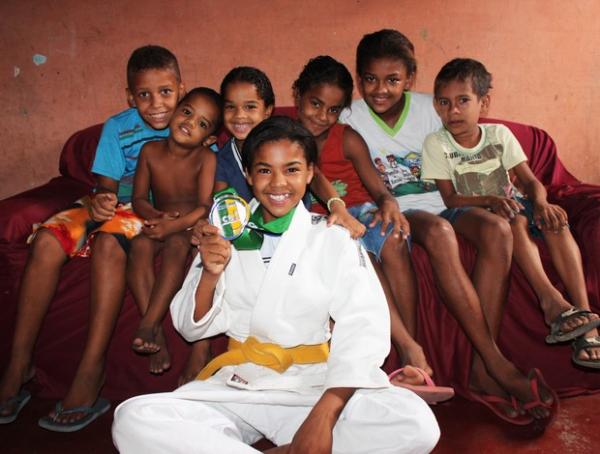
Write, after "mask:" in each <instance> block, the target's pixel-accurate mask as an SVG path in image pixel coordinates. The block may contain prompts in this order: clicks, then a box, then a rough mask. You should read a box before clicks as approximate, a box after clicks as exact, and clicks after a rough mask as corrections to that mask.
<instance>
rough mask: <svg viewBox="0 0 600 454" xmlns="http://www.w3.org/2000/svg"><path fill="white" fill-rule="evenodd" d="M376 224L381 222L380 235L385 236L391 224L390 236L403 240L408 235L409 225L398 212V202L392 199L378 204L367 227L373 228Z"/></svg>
mask: <svg viewBox="0 0 600 454" xmlns="http://www.w3.org/2000/svg"><path fill="white" fill-rule="evenodd" d="M378 222H381V235H385V232H386V231H387V229H388V226H389V225H390V224H392V227H393V230H392V235H394V236H395V237H396V238H402V239H403V240H405V239H406V238H408V236H409V235H410V224H409V223H408V220H407V219H406V217H405V216H404V215H403V214H402V212H401V211H400V207H399V206H398V202H396V199H394V198H392V197H389V198H386V199H385V200H384V201H383V203H381V204H380V206H379V209H378V210H377V211H376V212H375V215H374V216H373V220H372V221H371V223H370V224H369V227H374V226H375V225H377V223H378Z"/></svg>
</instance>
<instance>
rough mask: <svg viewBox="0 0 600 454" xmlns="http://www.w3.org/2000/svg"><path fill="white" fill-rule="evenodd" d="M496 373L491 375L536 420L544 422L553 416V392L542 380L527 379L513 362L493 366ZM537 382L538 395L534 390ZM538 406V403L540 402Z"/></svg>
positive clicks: (531, 377) (533, 377)
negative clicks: (533, 384)
mask: <svg viewBox="0 0 600 454" xmlns="http://www.w3.org/2000/svg"><path fill="white" fill-rule="evenodd" d="M493 367H494V371H493V372H490V375H492V376H493V377H494V379H495V380H496V382H497V383H498V384H499V385H500V386H502V388H503V389H504V390H505V391H506V393H508V394H509V395H510V396H514V397H515V398H516V399H517V400H518V401H519V402H520V404H521V405H523V406H527V407H529V408H527V413H528V414H529V415H531V416H532V417H533V418H534V419H538V420H543V419H548V418H550V416H551V407H552V406H553V405H555V404H557V402H554V399H555V397H554V395H553V391H552V390H551V389H550V388H549V387H548V386H547V385H546V384H544V383H542V381H541V380H535V379H536V377H535V376H533V375H531V374H530V375H531V376H530V377H526V376H525V375H523V374H522V373H521V372H520V371H519V370H518V369H517V368H516V367H515V366H514V365H513V364H512V363H511V362H509V361H508V360H506V361H505V362H502V363H500V362H499V363H496V364H494V365H493ZM534 380H535V381H537V384H538V388H537V393H536V394H534V391H533V390H532V382H533V381H534ZM538 400H539V402H537V404H536V401H538Z"/></svg>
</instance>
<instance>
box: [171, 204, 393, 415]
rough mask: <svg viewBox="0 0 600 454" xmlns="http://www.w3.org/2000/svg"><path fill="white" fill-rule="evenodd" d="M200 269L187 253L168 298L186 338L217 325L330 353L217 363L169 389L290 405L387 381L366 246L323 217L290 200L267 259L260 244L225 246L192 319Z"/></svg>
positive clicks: (381, 315) (385, 325)
mask: <svg viewBox="0 0 600 454" xmlns="http://www.w3.org/2000/svg"><path fill="white" fill-rule="evenodd" d="M201 273H202V267H201V263H200V256H197V257H196V259H195V260H194V262H193V263H192V266H191V268H190V271H189V273H188V275H187V277H186V279H185V282H184V284H183V287H182V288H181V290H180V291H179V293H178V294H177V295H176V296H175V298H174V299H173V302H172V304H171V316H172V319H173V323H174V325H175V327H176V329H177V330H178V331H179V332H180V333H181V334H182V335H183V337H184V338H185V339H187V340H188V341H195V340H199V339H203V338H206V337H210V336H214V335H216V334H220V333H225V334H227V336H229V337H232V338H234V339H236V340H238V341H240V342H243V341H244V340H246V338H247V337H249V336H254V337H256V338H257V339H258V340H259V341H261V342H269V343H275V344H278V345H279V346H281V347H284V348H289V347H295V346H298V345H312V344H320V343H323V342H327V341H329V340H331V343H330V355H329V359H328V361H327V363H320V364H309V365H297V364H293V365H292V366H290V367H289V368H288V369H287V370H286V371H284V372H283V373H278V372H276V371H274V370H271V369H269V368H266V367H263V366H259V365H256V364H252V363H245V364H241V365H238V366H226V367H224V368H222V369H221V370H220V371H219V372H217V373H216V374H215V375H214V376H212V377H211V378H209V379H208V380H206V381H204V382H196V383H195V384H194V386H193V387H189V386H187V387H183V388H180V389H179V390H176V391H175V394H177V395H178V396H180V397H184V398H189V399H197V400H203V401H214V402H240V403H272V404H281V405H292V406H294V405H312V404H314V403H316V401H317V400H318V399H319V397H320V396H321V394H322V393H323V391H324V390H325V389H328V388H337V387H352V388H386V387H389V386H390V384H389V381H388V379H387V376H386V374H385V373H384V372H383V371H382V370H381V369H380V366H381V365H382V364H383V361H384V359H385V357H386V356H387V354H388V353H389V350H390V318H389V310H388V307H387V304H386V300H385V296H384V293H383V290H382V288H381V285H380V283H379V280H378V278H377V276H376V274H375V272H374V270H373V268H372V265H371V263H370V260H369V257H368V256H367V253H366V252H365V251H364V249H363V248H362V247H361V246H360V243H359V242H358V241H354V240H352V239H351V238H350V236H349V234H348V232H347V231H346V230H344V229H342V228H340V227H337V226H332V227H327V225H326V220H325V218H323V217H322V216H318V215H313V214H311V213H309V212H308V211H307V210H306V209H305V208H304V206H303V205H302V204H299V205H298V207H297V208H296V212H295V214H294V217H293V219H292V222H291V224H290V227H289V229H288V230H287V231H286V232H285V233H284V234H283V235H282V237H281V239H280V240H279V244H278V245H277V248H276V250H275V253H274V254H273V256H272V258H271V262H270V265H269V266H268V268H267V266H266V265H265V264H263V261H262V258H261V254H260V251H237V250H235V249H233V250H232V256H231V260H230V262H229V264H228V265H227V267H226V269H225V271H224V272H223V274H222V275H221V277H220V279H219V281H218V284H217V287H216V290H215V294H214V299H213V304H212V308H211V309H210V310H209V312H208V313H207V314H206V315H205V316H204V317H203V318H202V319H201V320H199V321H194V319H193V313H194V307H195V292H196V287H197V285H198V282H199V280H200V276H201ZM330 317H331V319H333V320H334V321H335V326H334V328H333V332H330V323H329V321H330ZM290 391H291V392H290Z"/></svg>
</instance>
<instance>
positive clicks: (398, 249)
mask: <svg viewBox="0 0 600 454" xmlns="http://www.w3.org/2000/svg"><path fill="white" fill-rule="evenodd" d="M380 255H381V260H382V261H384V262H392V261H393V262H402V263H403V262H406V261H408V260H410V254H409V251H408V242H407V241H406V240H404V239H402V238H397V237H395V236H394V235H389V236H388V237H387V238H386V240H385V243H383V247H382V248H381V254H380Z"/></svg>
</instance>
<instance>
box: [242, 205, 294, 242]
mask: <svg viewBox="0 0 600 454" xmlns="http://www.w3.org/2000/svg"><path fill="white" fill-rule="evenodd" d="M295 211H296V208H295V207H294V208H292V209H291V210H290V211H289V212H288V213H287V214H285V215H284V216H282V217H280V218H277V219H274V220H272V221H270V222H265V221H264V219H263V215H262V209H261V207H260V206H259V207H258V208H256V210H254V213H252V214H251V215H250V221H249V222H248V225H247V226H246V228H245V229H244V232H243V233H242V234H241V235H240V236H239V237H237V238H236V239H235V240H233V242H232V243H233V246H234V247H235V248H236V249H237V250H238V251H251V250H257V249H260V248H261V246H262V242H263V238H264V234H265V233H269V234H271V235H283V234H284V233H285V232H286V231H287V229H288V228H289V226H290V223H291V222H292V218H293V217H294V212H295Z"/></svg>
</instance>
